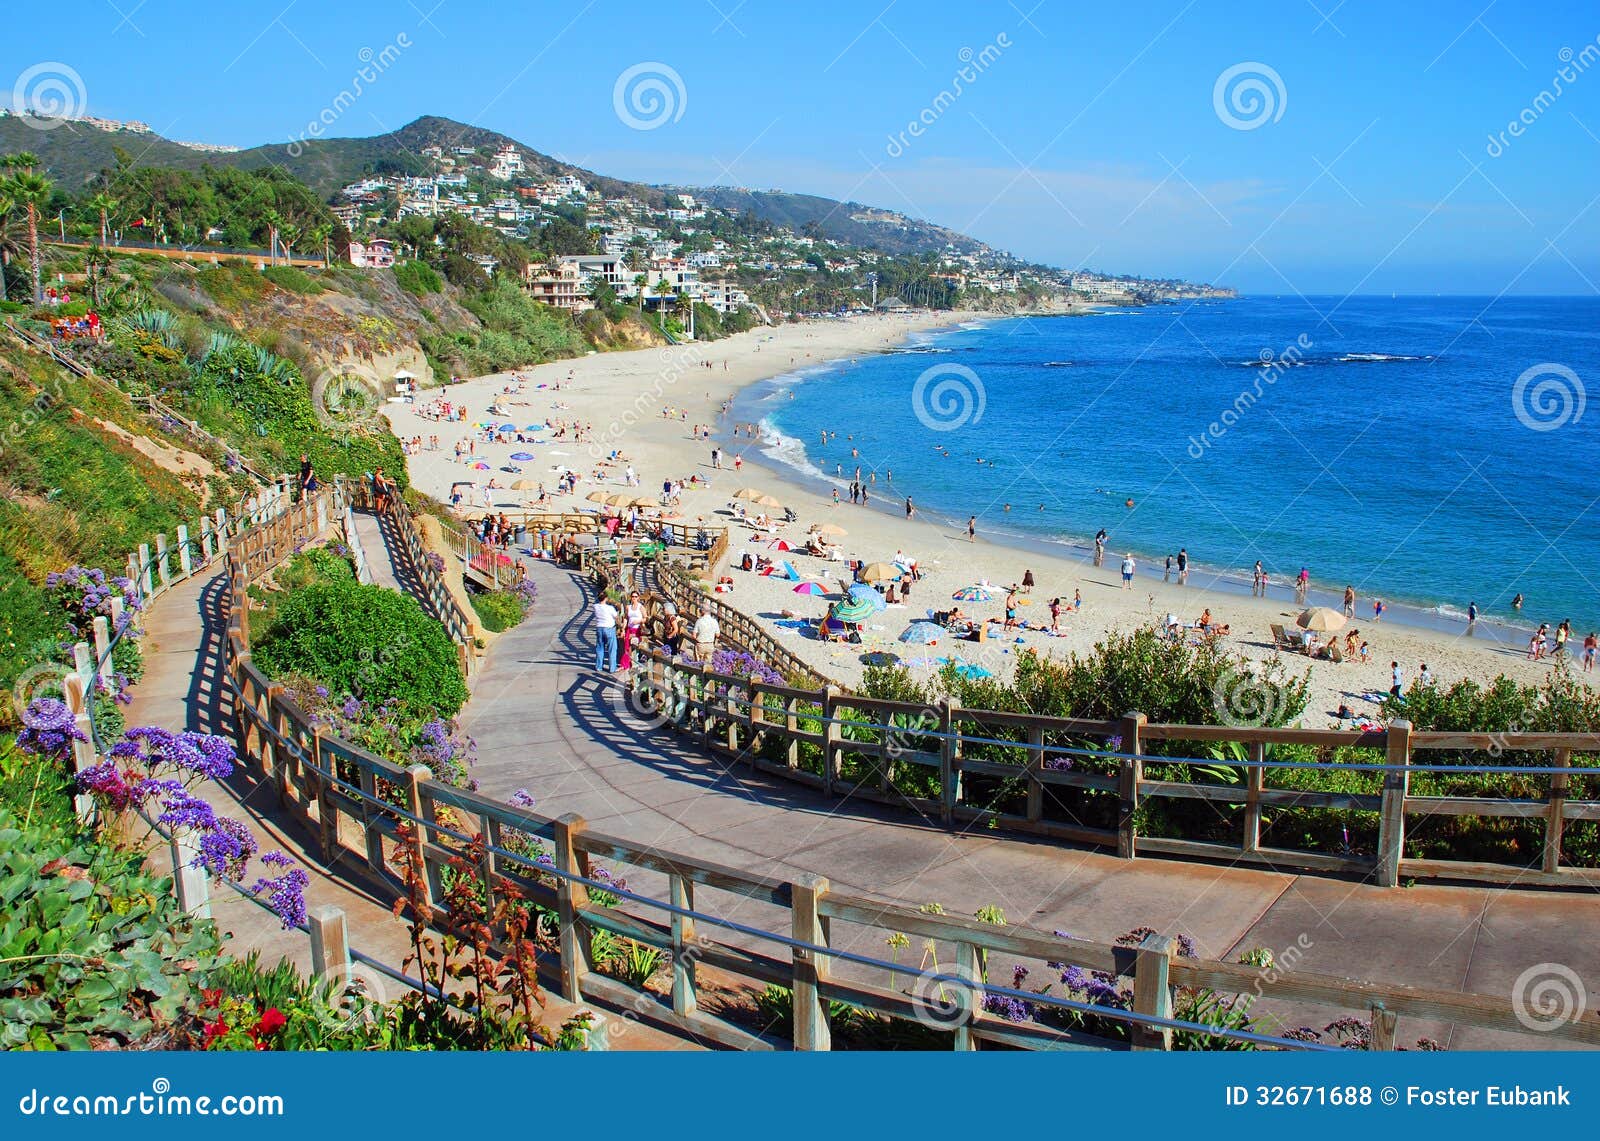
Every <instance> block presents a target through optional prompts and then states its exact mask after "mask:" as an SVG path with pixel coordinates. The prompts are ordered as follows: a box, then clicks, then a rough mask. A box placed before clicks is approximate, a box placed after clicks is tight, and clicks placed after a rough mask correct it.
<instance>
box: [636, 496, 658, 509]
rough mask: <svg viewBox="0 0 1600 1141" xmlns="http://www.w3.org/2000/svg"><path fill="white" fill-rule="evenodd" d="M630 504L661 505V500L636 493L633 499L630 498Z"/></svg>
mask: <svg viewBox="0 0 1600 1141" xmlns="http://www.w3.org/2000/svg"><path fill="white" fill-rule="evenodd" d="M628 506H629V507H660V506H661V503H660V501H659V500H655V499H652V498H651V497H650V496H648V495H635V496H634V497H633V498H632V499H630V500H628Z"/></svg>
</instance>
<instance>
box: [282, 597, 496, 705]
mask: <svg viewBox="0 0 1600 1141" xmlns="http://www.w3.org/2000/svg"><path fill="white" fill-rule="evenodd" d="M255 661H256V664H257V665H258V666H260V667H261V668H262V669H264V670H266V671H267V673H268V674H269V675H270V676H275V677H276V676H284V675H288V674H302V675H304V676H306V677H312V678H316V679H317V680H318V681H320V682H322V684H323V685H325V686H327V687H328V688H329V690H331V691H333V692H335V693H345V692H348V693H353V694H355V695H356V696H357V697H359V698H361V699H362V700H363V701H368V702H371V703H373V704H375V705H382V704H385V703H388V702H393V703H394V704H395V706H396V707H397V710H398V711H399V712H401V713H403V714H407V715H411V716H422V715H426V714H437V715H441V716H445V717H448V716H452V715H453V714H454V713H455V712H456V711H457V710H458V709H460V708H461V706H462V704H463V703H464V702H465V701H466V699H467V686H466V682H465V681H463V680H462V677H461V667H460V665H459V664H458V662H457V658H456V648H455V646H454V644H453V643H451V641H450V639H449V637H448V636H447V635H446V634H445V632H444V627H443V626H441V625H440V624H439V623H438V621H437V620H435V619H434V618H432V617H431V616H430V615H428V614H427V613H426V612H424V611H423V609H422V607H421V606H420V605H418V604H417V602H416V600H415V599H413V598H411V597H409V596H407V595H404V594H399V593H396V592H395V591H392V590H385V589H384V588H382V587H379V586H363V585H361V584H359V583H356V582H317V583H313V584H312V585H310V586H307V587H305V588H304V589H302V590H297V591H295V592H293V593H292V594H290V595H289V597H288V598H286V599H285V600H284V601H283V602H282V603H280V604H279V606H278V610H277V614H276V616H275V618H274V619H273V622H272V625H271V626H270V627H269V628H268V629H267V630H266V632H265V633H264V634H263V635H262V637H261V638H260V640H259V641H258V642H257V644H256V647H255Z"/></svg>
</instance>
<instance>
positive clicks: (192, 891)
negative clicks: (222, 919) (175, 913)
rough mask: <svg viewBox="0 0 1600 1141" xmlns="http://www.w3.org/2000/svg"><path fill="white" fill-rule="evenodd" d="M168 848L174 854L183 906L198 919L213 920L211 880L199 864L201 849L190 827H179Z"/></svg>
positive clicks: (174, 875) (175, 881) (175, 879)
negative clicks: (197, 859)
mask: <svg viewBox="0 0 1600 1141" xmlns="http://www.w3.org/2000/svg"><path fill="white" fill-rule="evenodd" d="M167 847H168V850H169V851H170V852H171V853H172V886H173V888H174V889H175V890H176V892H177V896H178V907H179V909H180V910H182V911H186V912H188V913H189V914H190V915H192V916H194V917H195V918H196V919H210V918H211V881H210V879H209V878H208V877H207V876H206V872H205V869H204V868H202V867H200V866H198V865H197V864H196V863H195V857H196V856H198V855H199V854H200V849H199V848H198V847H197V846H196V844H195V839H194V835H193V834H192V833H191V832H190V831H189V830H188V829H187V828H179V829H176V830H174V831H173V833H172V838H171V839H170V840H169V841H168V842H167Z"/></svg>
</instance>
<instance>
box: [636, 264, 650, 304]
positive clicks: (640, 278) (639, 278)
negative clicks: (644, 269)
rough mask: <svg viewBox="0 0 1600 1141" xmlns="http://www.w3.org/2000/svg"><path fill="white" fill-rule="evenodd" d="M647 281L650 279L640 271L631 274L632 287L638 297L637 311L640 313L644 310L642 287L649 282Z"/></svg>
mask: <svg viewBox="0 0 1600 1141" xmlns="http://www.w3.org/2000/svg"><path fill="white" fill-rule="evenodd" d="M649 281H650V279H649V278H648V277H646V276H645V275H644V274H642V273H636V274H634V275H633V289H634V293H635V294H636V295H637V296H638V298H639V312H641V313H643V312H644V287H645V286H646V285H647V284H648V283H649Z"/></svg>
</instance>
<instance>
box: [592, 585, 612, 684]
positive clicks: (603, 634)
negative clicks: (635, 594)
mask: <svg viewBox="0 0 1600 1141" xmlns="http://www.w3.org/2000/svg"><path fill="white" fill-rule="evenodd" d="M590 613H591V615H592V616H593V618H594V671H595V673H616V672H617V608H616V607H615V606H613V605H611V600H610V599H608V598H607V597H606V596H605V595H603V594H602V595H601V596H600V597H599V598H597V599H595V603H594V607H593V608H592V610H591V611H590Z"/></svg>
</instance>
